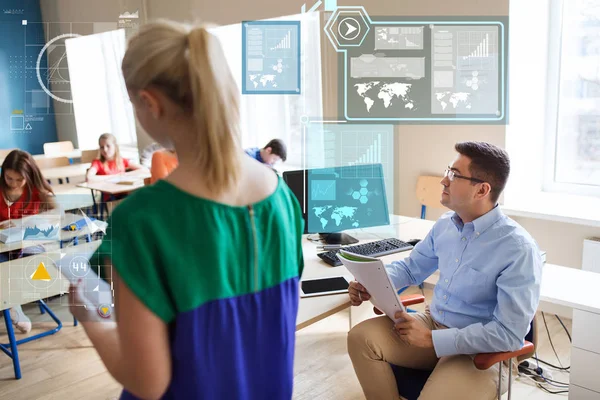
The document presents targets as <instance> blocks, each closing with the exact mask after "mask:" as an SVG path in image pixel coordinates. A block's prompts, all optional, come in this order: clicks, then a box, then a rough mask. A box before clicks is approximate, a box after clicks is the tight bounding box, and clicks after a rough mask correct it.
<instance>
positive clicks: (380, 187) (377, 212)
mask: <svg viewBox="0 0 600 400" xmlns="http://www.w3.org/2000/svg"><path fill="white" fill-rule="evenodd" d="M308 190H309V193H310V194H311V196H310V197H309V200H308V204H307V208H306V212H307V214H308V231H309V232H311V233H312V232H319V233H330V232H340V231H343V230H346V229H357V228H366V227H369V226H381V225H388V224H389V214H388V206H387V198H386V194H385V180H384V176H383V168H382V166H381V164H371V165H354V166H347V167H336V168H320V169H311V170H309V171H308Z"/></svg>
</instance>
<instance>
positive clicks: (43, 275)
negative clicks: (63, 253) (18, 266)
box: [31, 262, 52, 282]
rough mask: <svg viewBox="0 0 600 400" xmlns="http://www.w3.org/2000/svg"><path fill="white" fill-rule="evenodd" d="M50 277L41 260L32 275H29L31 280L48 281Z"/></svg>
mask: <svg viewBox="0 0 600 400" xmlns="http://www.w3.org/2000/svg"><path fill="white" fill-rule="evenodd" d="M51 279H52V277H51V276H50V274H49V273H48V270H47V269H46V266H45V265H44V263H43V262H41V263H40V264H39V265H38V267H37V269H36V270H35V272H34V273H33V275H31V280H32V281H46V282H48V281H50V280H51Z"/></svg>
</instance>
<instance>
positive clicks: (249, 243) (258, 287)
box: [71, 22, 304, 400]
mask: <svg viewBox="0 0 600 400" xmlns="http://www.w3.org/2000/svg"><path fill="white" fill-rule="evenodd" d="M122 71H123V75H124V78H125V84H126V86H127V89H128V92H129V96H130V98H131V102H132V104H133V106H134V108H135V112H136V115H137V118H138V121H139V122H140V123H141V124H142V126H143V127H144V129H145V131H146V132H148V134H149V135H150V136H151V137H152V138H153V139H154V140H156V141H157V142H159V143H161V144H162V145H163V146H164V147H166V148H172V147H171V144H172V145H173V147H174V148H175V150H176V153H177V157H178V160H179V166H178V167H177V169H175V171H173V172H172V173H171V174H170V175H169V176H168V178H167V179H166V180H160V181H158V182H157V183H155V184H154V185H150V186H146V187H143V188H141V189H139V190H138V191H136V192H135V193H133V194H132V195H130V196H129V197H128V198H127V199H125V200H124V201H123V202H122V203H121V204H120V205H119V207H117V208H116V209H115V210H114V212H113V214H112V216H111V217H110V219H109V221H108V230H107V233H106V236H105V237H104V240H103V242H102V244H101V245H100V248H99V249H98V251H97V252H96V254H95V255H94V256H93V257H92V263H93V264H95V263H96V262H98V264H99V267H100V268H101V271H106V270H107V269H109V270H112V274H111V275H110V276H111V279H112V283H113V286H114V288H115V292H116V295H115V298H114V307H115V309H114V312H115V313H116V315H117V316H118V318H117V319H116V322H114V323H113V322H106V320H103V319H102V318H101V316H99V315H98V312H97V310H96V309H94V308H93V307H87V308H84V307H77V306H74V305H73V306H72V307H71V312H72V313H73V314H74V315H75V316H76V317H77V319H78V320H80V321H81V325H82V326H83V327H84V329H85V331H86V333H87V335H88V336H89V338H90V340H91V342H92V343H93V345H94V347H95V348H96V350H97V351H98V354H99V355H100V357H101V359H102V361H103V362H104V364H105V365H106V368H107V369H108V371H109V372H110V373H111V374H112V376H113V377H114V378H115V379H116V380H117V381H118V382H119V383H121V384H122V385H123V387H124V391H123V394H122V396H121V399H137V398H144V399H159V398H160V399H209V400H217V399H242V400H243V399H291V398H292V388H293V385H292V381H293V365H294V344H295V332H296V315H297V312H298V302H299V280H300V275H301V273H302V268H303V257H302V243H301V238H302V232H303V230H304V229H303V220H302V211H301V210H300V206H299V204H298V201H297V200H296V198H295V196H294V195H293V194H292V192H291V191H290V189H289V188H288V187H287V185H285V183H283V181H282V180H281V179H280V178H279V177H278V176H277V175H276V174H275V173H274V172H273V171H272V170H271V169H270V168H268V167H267V166H265V165H262V164H260V163H257V162H256V161H255V160H253V159H251V158H250V157H248V156H246V155H245V154H244V151H243V149H242V147H241V144H240V126H239V124H240V114H239V96H240V94H239V89H238V87H237V85H236V82H235V80H234V78H233V76H232V74H231V71H230V70H229V68H228V67H227V60H226V58H225V55H224V54H223V50H222V48H221V45H220V42H219V39H218V38H217V37H215V36H214V35H213V34H211V33H210V32H209V31H208V30H207V29H206V28H204V27H189V26H186V25H183V24H179V23H174V22H157V23H151V24H147V25H144V26H142V27H140V29H139V31H138V33H137V34H136V35H135V36H133V37H132V38H131V40H130V42H129V45H128V47H127V52H126V54H125V57H124V58H123V64H122ZM103 275H104V274H103ZM71 302H72V304H82V303H83V302H85V300H84V296H83V295H82V287H81V286H80V285H73V286H71ZM100 321H105V322H104V323H99V322H100Z"/></svg>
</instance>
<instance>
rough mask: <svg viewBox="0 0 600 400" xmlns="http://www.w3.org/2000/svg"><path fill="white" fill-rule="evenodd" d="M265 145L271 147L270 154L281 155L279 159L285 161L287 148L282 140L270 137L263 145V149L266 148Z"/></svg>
mask: <svg viewBox="0 0 600 400" xmlns="http://www.w3.org/2000/svg"><path fill="white" fill-rule="evenodd" d="M267 147H270V148H271V154H275V155H276V156H279V157H281V161H285V159H286V158H287V148H286V147H285V143H283V140H281V139H272V140H271V141H270V142H269V143H267V145H266V146H265V147H263V149H266V148H267Z"/></svg>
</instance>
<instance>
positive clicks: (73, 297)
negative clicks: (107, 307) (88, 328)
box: [69, 279, 107, 322]
mask: <svg viewBox="0 0 600 400" xmlns="http://www.w3.org/2000/svg"><path fill="white" fill-rule="evenodd" d="M82 283H83V281H82V280H81V279H80V280H79V281H78V282H77V283H76V284H73V283H71V286H69V310H70V311H71V314H73V316H74V317H75V318H77V320H78V321H81V322H99V321H106V320H107V319H105V318H101V317H100V314H98V307H99V305H97V304H96V305H94V304H92V303H91V302H90V301H89V300H88V299H87V298H86V297H85V295H84V293H83V284H82Z"/></svg>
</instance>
